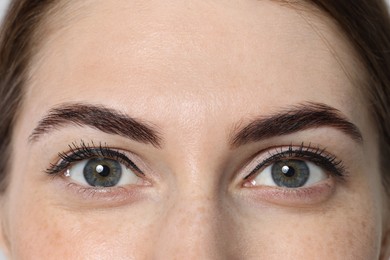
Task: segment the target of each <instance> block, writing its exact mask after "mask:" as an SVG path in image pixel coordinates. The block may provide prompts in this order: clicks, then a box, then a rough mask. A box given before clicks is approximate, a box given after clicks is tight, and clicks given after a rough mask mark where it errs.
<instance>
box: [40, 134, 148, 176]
mask: <svg viewBox="0 0 390 260" xmlns="http://www.w3.org/2000/svg"><path fill="white" fill-rule="evenodd" d="M83 153H84V154H83ZM72 156H79V158H71V157H72ZM59 157H60V159H61V160H60V161H57V163H54V164H51V166H50V167H49V168H48V169H46V173H48V174H55V173H58V172H59V171H62V170H64V169H65V168H67V167H70V165H71V164H72V163H74V162H80V161H83V160H88V159H91V158H94V157H103V158H108V159H114V160H118V159H119V162H120V163H123V164H125V166H126V167H129V168H130V169H132V170H135V171H137V172H138V173H140V174H142V175H144V172H143V171H142V170H141V169H140V168H139V167H138V166H137V165H136V164H135V163H134V162H133V160H131V159H130V158H128V156H127V155H126V154H125V152H122V151H120V149H117V148H112V147H109V146H107V145H104V146H102V145H101V144H100V145H99V146H95V145H94V143H93V142H92V145H89V144H85V143H84V142H83V141H81V143H80V144H78V143H75V142H73V143H72V144H71V145H69V150H68V151H66V152H61V153H59ZM67 160H68V161H71V162H66V161H67Z"/></svg>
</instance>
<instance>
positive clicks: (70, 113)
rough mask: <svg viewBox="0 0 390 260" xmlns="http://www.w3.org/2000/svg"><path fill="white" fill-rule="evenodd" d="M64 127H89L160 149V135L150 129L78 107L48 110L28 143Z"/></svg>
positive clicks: (111, 112) (123, 116)
mask: <svg viewBox="0 0 390 260" xmlns="http://www.w3.org/2000/svg"><path fill="white" fill-rule="evenodd" d="M67 125H75V126H89V127H92V128H94V129H98V130H100V131H102V132H104V133H108V134H114V135H119V136H123V137H126V138H129V139H132V140H134V141H137V142H141V143H145V144H151V145H153V146H155V147H161V138H160V135H159V133H158V132H157V131H156V130H155V129H154V128H153V127H152V126H150V125H148V124H146V123H144V122H141V121H139V120H136V119H134V118H132V117H129V116H128V115H126V114H124V113H122V112H120V111H117V110H114V109H110V108H107V107H104V106H101V105H89V104H82V103H75V104H63V105H61V106H59V107H55V108H53V109H51V110H50V111H49V112H48V114H47V115H46V116H45V117H44V118H43V119H42V120H40V121H39V123H38V125H37V126H36V127H35V128H34V130H33V132H32V133H31V135H30V137H29V140H30V141H31V142H35V141H37V140H38V139H39V138H40V137H41V136H42V135H44V134H47V133H49V132H51V131H53V130H57V129H58V128H60V127H64V126H67Z"/></svg>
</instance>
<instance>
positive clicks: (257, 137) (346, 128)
mask: <svg viewBox="0 0 390 260" xmlns="http://www.w3.org/2000/svg"><path fill="white" fill-rule="evenodd" d="M319 127H332V128H335V129H338V130H340V131H342V132H343V133H345V134H347V135H348V136H349V137H351V138H352V139H353V140H355V141H357V142H358V143H362V142H363V137H362V134H361V132H360V130H359V128H358V127H357V126H356V125H354V124H353V123H351V122H350V121H348V120H347V119H346V117H345V116H343V114H342V113H341V112H340V111H339V110H337V109H336V108H333V107H330V106H328V105H325V104H322V103H314V102H307V103H304V104H299V105H296V106H293V107H290V108H287V109H284V110H282V111H280V112H277V113H275V114H273V115H270V116H265V117H260V118H258V119H255V120H253V121H252V122H250V123H249V124H247V125H246V126H245V127H243V128H242V129H241V130H239V131H238V132H237V133H233V134H232V135H231V136H233V138H232V139H231V142H230V143H231V146H232V147H238V146H241V145H244V144H247V143H250V142H258V141H261V140H263V139H266V138H271V137H276V136H282V135H287V134H292V133H295V132H298V131H303V130H307V129H311V128H319Z"/></svg>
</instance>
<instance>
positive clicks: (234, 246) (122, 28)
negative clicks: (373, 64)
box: [1, 0, 388, 259]
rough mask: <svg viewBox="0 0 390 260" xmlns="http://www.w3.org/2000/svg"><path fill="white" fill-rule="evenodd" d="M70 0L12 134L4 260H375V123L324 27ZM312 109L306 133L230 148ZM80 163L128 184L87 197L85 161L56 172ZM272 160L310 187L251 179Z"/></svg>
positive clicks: (255, 13) (277, 14) (320, 22)
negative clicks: (308, 167)
mask: <svg viewBox="0 0 390 260" xmlns="http://www.w3.org/2000/svg"><path fill="white" fill-rule="evenodd" d="M75 2H76V3H70V4H68V5H69V6H68V7H67V9H66V10H65V9H64V11H63V14H61V15H59V16H60V18H61V17H62V18H63V17H67V16H69V17H71V18H68V19H65V18H63V19H60V18H58V21H57V22H55V23H53V24H52V25H51V28H50V30H49V31H50V32H51V33H50V35H48V36H47V40H45V43H44V44H43V45H42V46H41V48H40V52H39V53H38V54H37V56H36V57H35V59H34V60H33V66H32V69H31V73H30V74H31V77H30V79H29V82H28V84H27V85H26V93H25V97H24V103H23V107H22V110H21V112H20V115H19V118H18V121H17V123H16V127H15V130H14V138H13V143H12V149H13V156H12V163H11V169H10V172H9V174H10V176H11V177H10V182H9V186H8V190H7V193H6V194H5V195H4V197H3V198H2V202H3V203H2V215H1V221H2V226H3V237H4V243H3V244H4V247H5V248H6V250H7V252H8V254H9V256H10V257H12V258H14V259H42V258H43V259H47V258H63V259H80V258H82V259H96V258H98V259H314V258H315V259H378V258H379V255H380V252H381V250H382V251H383V252H384V246H382V249H381V243H382V242H381V241H384V234H385V232H386V226H388V212H387V210H388V208H387V207H384V205H387V203H388V201H387V199H386V196H385V195H384V191H383V187H382V184H381V173H380V171H379V164H378V158H379V156H378V146H377V136H376V131H375V126H374V124H373V123H372V121H371V119H370V116H369V114H368V112H367V110H366V106H365V105H364V104H365V100H364V99H363V97H362V95H361V93H360V91H359V87H358V86H357V84H358V83H359V82H361V81H362V80H363V78H362V76H361V74H362V73H361V71H360V70H359V64H358V62H357V61H356V59H355V58H354V57H355V53H354V52H353V51H352V50H351V48H350V46H349V45H348V44H347V42H346V40H345V39H344V38H343V37H342V35H341V33H340V32H338V31H337V29H336V27H335V25H333V24H332V22H331V21H330V20H328V19H327V18H326V17H324V16H322V15H321V14H317V13H316V14H312V13H310V12H307V10H306V9H305V10H306V11H304V10H301V9H300V8H298V9H294V8H291V6H286V5H281V4H280V3H276V2H271V1H250V0H245V1H233V0H231V1H222V0H215V1H185V2H184V1H176V0H173V1H169V2H167V1H163V2H162V1H153V0H151V1H122V0H119V1H103V0H101V1H100V0H99V1H82V2H83V3H82V4H80V3H78V1H75ZM52 19H53V18H52ZM60 21H62V22H63V23H65V22H66V25H64V24H61V22H60ZM56 26H58V29H56ZM340 61H342V63H341V62H340ZM352 79H354V80H352ZM319 107H322V108H324V109H322V110H321V111H320V113H319V114H315V115H316V116H314V117H313V113H311V114H309V115H311V117H309V116H308V120H309V119H310V118H311V121H310V120H309V121H305V122H303V123H302V122H301V123H300V124H301V125H302V126H305V127H297V128H294V127H292V128H294V129H295V130H294V131H285V132H284V133H282V131H280V134H278V135H272V134H269V135H263V138H252V139H250V138H249V139H246V141H245V142H237V143H236V144H235V145H232V144H234V140H236V139H235V138H234V137H237V136H239V133H242V131H243V129H248V126H251V125H253V122H264V120H265V119H267V118H272V119H273V120H271V121H273V122H275V118H279V120H281V122H286V121H285V120H287V119H288V120H290V122H291V125H292V124H294V123H297V122H296V120H298V118H299V117H297V116H295V117H294V115H302V114H299V113H303V112H307V111H312V112H313V111H314V112H316V111H317V110H316V108H319ZM66 109H70V110H68V111H67V112H70V113H68V114H67V113H65V112H64V111H65V110H66ZM310 109H312V110H310ZM317 112H318V111H317ZM107 113H112V114H110V115H116V116H117V117H114V116H112V117H110V118H111V119H112V120H104V118H107V116H106V115H107ZM326 113H328V114H326ZM329 114H332V115H333V117H331V119H332V120H330V119H329ZM53 115H55V116H53ZM61 115H62V116H61ZM99 115H100V118H99ZM277 115H279V116H280V115H285V116H284V117H277ZM288 115H290V116H291V117H288ZM320 116H328V117H322V118H323V121H321V120H318V121H320V122H322V123H318V122H316V123H314V122H313V120H314V119H315V118H321V117H320ZM64 118H65V119H64ZM75 118H81V119H80V120H79V121H77V120H75ZM91 118H93V120H92V119H91ZM48 119H51V121H50V120H48ZM114 119H115V120H114ZM325 119H327V120H328V121H326V120H325ZM336 119H337V120H339V121H337V120H336ZM45 120H46V121H45ZM56 120H57V121H56ZM61 120H62V121H61ZM294 120H295V121H294ZM329 120H330V121H329ZM271 121H269V122H271ZM88 122H89V123H88ZM336 122H338V124H336ZM297 124H298V125H299V123H297ZM119 125H120V126H121V127H122V128H121V131H119V130H118V127H115V126H119ZM135 125H136V126H138V128H137V127H136V126H135ZM127 126H128V127H129V128H128V129H136V130H137V131H126V127H127ZM141 126H142V127H141ZM263 126H264V124H263ZM286 127H288V125H286ZM108 129H111V130H108ZM112 129H114V130H112ZM140 129H141V130H142V131H141V130H140ZM270 129H275V128H272V127H271V128H270ZM255 132H256V133H259V131H258V129H257V130H256V131H255ZM268 132H274V131H268ZM135 133H136V134H135ZM146 133H148V134H149V137H150V136H151V135H150V134H151V133H153V135H154V138H152V139H148V138H146V137H145V136H144V137H145V138H140V136H141V137H142V136H143V135H142V134H146ZM132 134H134V136H133V135H132ZM146 135H147V134H146ZM148 140H149V141H148ZM150 140H152V141H150ZM153 140H154V141H153ZM232 140H233V141H232ZM107 150H110V152H108V151H107ZM77 151H83V152H82V153H83V154H84V155H85V154H88V155H90V154H95V157H110V159H118V160H119V159H120V162H121V163H122V164H126V163H128V161H129V160H130V161H131V162H132V163H133V164H131V163H129V164H128V165H126V167H127V168H128V170H126V174H127V175H128V176H131V177H129V182H130V183H126V184H124V185H122V186H121V187H112V188H93V187H88V185H87V184H86V183H82V181H81V180H80V179H79V178H77V177H76V173H75V172H77V169H78V168H77V167H76V166H77V165H80V163H82V160H78V161H75V162H72V163H70V164H69V165H66V167H62V168H61V167H60V166H61V159H64V157H66V156H69V154H72V153H74V152H77ZM79 153H80V152H79ZM96 154H97V155H100V156H97V155H96ZM118 154H119V155H118ZM280 154H284V155H285V156H289V158H290V159H302V160H305V161H313V162H314V165H317V166H314V167H317V168H318V169H319V170H318V171H319V172H320V173H319V174H317V175H318V176H319V180H318V181H315V182H314V183H312V184H309V185H308V186H305V187H301V188H286V187H275V186H271V185H270V184H269V180H265V179H264V178H260V177H258V176H265V174H266V172H267V169H268V167H267V166H269V165H268V164H264V162H265V161H267V160H270V158H274V160H276V159H275V158H279V157H278V156H280ZM101 155H106V156H101ZM107 155H109V156H107ZM92 157H93V156H92ZM320 158H322V159H320ZM324 158H325V159H324ZM320 160H321V162H319V161H320ZM324 160H325V161H327V163H323V161H324ZM276 161H277V160H276ZM276 161H275V162H276ZM134 165H135V167H134ZM259 165H262V167H260V168H258V166H259ZM62 166H63V165H62ZM79 168H80V167H79ZM254 169H256V171H254ZM67 170H70V171H69V172H68V174H67ZM49 173H50V174H49ZM260 173H261V174H260ZM67 175H70V176H67ZM263 181H264V183H265V184H262V183H263ZM31 241H34V243H32V242H31Z"/></svg>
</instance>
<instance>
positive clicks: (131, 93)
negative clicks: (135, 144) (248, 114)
mask: <svg viewBox="0 0 390 260" xmlns="http://www.w3.org/2000/svg"><path fill="white" fill-rule="evenodd" d="M60 16H62V17H68V18H67V19H59V20H62V23H63V25H62V26H59V29H58V30H52V33H51V34H50V35H49V36H48V39H47V41H45V44H44V45H43V47H42V48H41V52H40V53H39V54H38V55H37V59H36V61H35V66H34V67H33V69H32V75H33V76H32V80H31V84H30V86H29V89H28V96H29V97H30V98H31V99H32V100H39V102H38V101H37V102H36V104H40V105H39V106H37V105H36V109H37V110H35V111H40V110H41V111H42V113H43V110H44V109H46V110H47V107H50V106H52V105H54V104H57V103H61V102H64V101H68V100H73V101H89V102H92V103H94V102H101V101H102V97H104V98H105V99H104V102H105V103H106V104H109V105H112V106H114V107H119V108H123V107H125V110H127V109H128V101H129V100H131V102H132V104H133V106H134V107H137V109H134V108H132V109H131V110H132V114H134V113H135V115H136V116H137V113H138V111H137V110H138V109H139V110H140V111H142V112H141V113H140V114H142V115H144V113H145V104H148V102H149V101H150V99H151V98H153V100H154V102H155V110H154V111H161V110H160V109H159V108H161V109H171V110H174V109H177V108H178V106H180V111H181V112H183V113H182V114H185V113H184V112H185V111H186V109H187V108H188V106H189V107H190V108H191V109H193V108H194V107H196V109H202V111H204V112H207V113H209V112H210V111H214V110H215V109H214V108H213V106H218V105H219V106H221V107H227V106H230V107H231V110H232V111H236V110H237V109H242V107H241V108H240V106H242V104H245V103H247V102H253V99H254V97H259V98H261V101H262V104H261V105H262V109H267V108H269V107H272V106H275V100H277V103H276V105H281V106H282V105H283V104H286V105H288V104H294V103H296V102H301V101H307V100H308V101H318V102H325V103H327V104H329V105H333V106H335V107H337V108H341V109H343V110H344V111H345V110H348V111H349V112H350V113H353V111H355V108H353V107H351V104H350V103H355V102H356V100H355V99H354V97H355V98H357V96H358V95H357V91H356V86H354V84H355V83H356V82H352V81H351V78H356V74H357V73H356V71H354V70H351V69H349V68H351V67H357V66H354V65H352V64H355V61H354V58H353V57H354V55H353V53H352V50H351V49H350V47H349V46H348V44H347V42H346V41H345V40H344V39H343V37H342V35H341V34H340V33H339V32H338V30H337V28H336V27H335V26H334V25H333V24H332V22H331V21H330V20H329V19H327V18H326V17H324V16H322V15H320V14H319V13H310V11H308V9H305V8H302V7H298V8H295V7H294V6H287V5H281V4H280V3H277V2H273V1H249V0H248V1H223V0H216V1H163V2H162V1H153V0H152V1H91V2H90V3H88V2H84V3H83V5H77V4H75V5H74V6H70V7H69V9H67V10H65V11H64V13H63V14H62V15H60ZM52 19H54V18H52ZM60 23H61V22H60ZM60 23H59V24H60ZM340 61H342V62H340ZM343 64H344V65H345V64H346V66H344V67H343ZM346 67H348V69H346ZM349 75H353V76H352V77H351V78H350V77H349ZM76 93H77V95H75V94H76ZM162 94H163V95H162ZM237 97H239V98H240V99H241V100H242V102H241V103H239V102H232V100H236V99H237ZM31 99H30V100H31ZM159 99H160V100H159ZM171 99H175V100H180V101H181V102H180V104H179V103H178V102H172V100H171ZM42 102H43V103H47V106H46V108H45V106H42ZM206 104H207V105H206ZM211 104H212V105H211ZM158 106H161V107H158ZM235 106H236V107H235ZM340 106H345V107H340ZM191 109H190V110H191ZM149 110H150V109H149Z"/></svg>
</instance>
